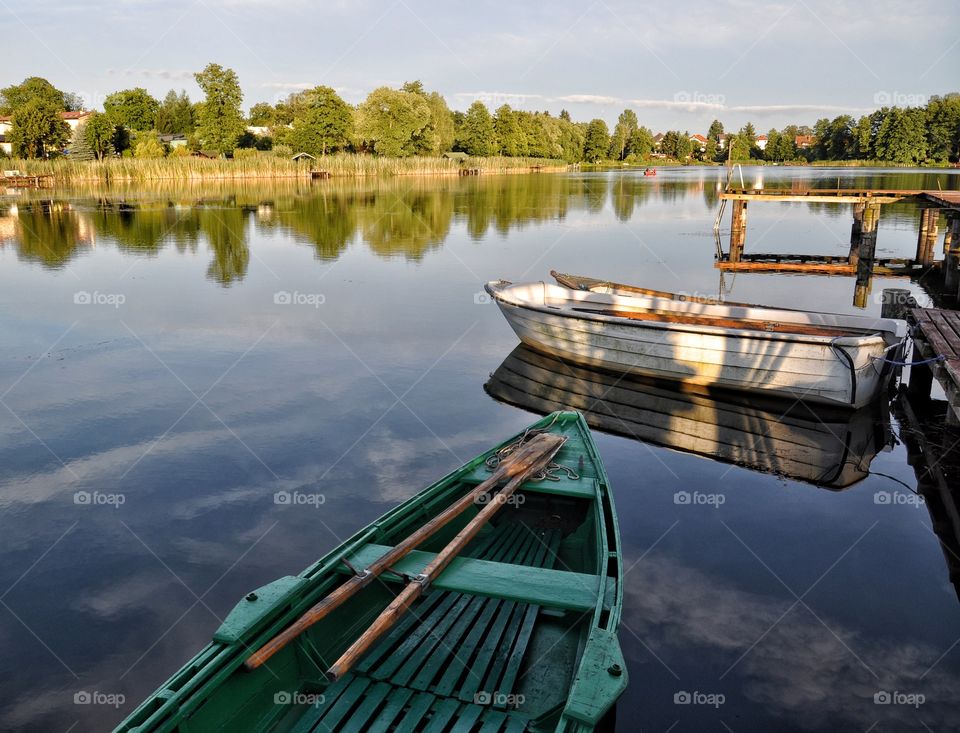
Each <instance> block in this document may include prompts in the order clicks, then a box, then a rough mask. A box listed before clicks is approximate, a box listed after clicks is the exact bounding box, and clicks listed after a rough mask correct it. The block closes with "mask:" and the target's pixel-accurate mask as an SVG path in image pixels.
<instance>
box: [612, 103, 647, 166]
mask: <svg viewBox="0 0 960 733" xmlns="http://www.w3.org/2000/svg"><path fill="white" fill-rule="evenodd" d="M638 127H640V122H639V121H638V120H637V113H636V112H634V111H633V110H632V109H625V110H623V112H621V113H620V116H619V117H618V118H617V124H616V125H615V126H614V128H613V135H612V138H611V140H610V152H611V157H613V158H616V159H617V160H623V159H624V158H626V157H627V152H628V147H629V144H630V136H631V135H633V133H634V132H635V131H636V130H637V128H638Z"/></svg>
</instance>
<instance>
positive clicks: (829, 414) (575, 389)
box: [484, 345, 891, 489]
mask: <svg viewBox="0 0 960 733" xmlns="http://www.w3.org/2000/svg"><path fill="white" fill-rule="evenodd" d="M484 388H485V389H486V391H487V393H488V394H490V396H491V397H493V398H494V399H496V400H498V401H500V402H505V403H508V404H511V405H515V406H517V407H521V408H523V409H526V410H529V411H531V412H534V413H538V414H547V413H550V412H553V411H555V410H559V409H573V410H579V411H580V412H582V413H583V415H584V417H586V419H587V422H588V423H589V425H590V427H591V428H594V429H596V430H602V431H603V432H606V433H612V434H615V435H621V436H624V437H628V438H634V439H636V440H642V441H645V442H649V443H655V444H657V445H662V446H665V447H667V448H673V449H675V450H680V451H684V452H688V453H696V454H699V455H703V456H706V457H708V458H712V459H715V460H718V461H723V462H726V463H734V464H738V465H741V466H744V467H746V468H751V469H754V470H757V471H764V472H768V473H773V474H777V475H780V476H785V477H789V478H792V479H797V480H799V481H805V482H808V483H812V484H816V485H818V486H823V487H827V488H831V489H844V488H847V487H848V486H852V485H853V484H855V483H857V482H858V481H860V480H862V479H864V478H866V476H867V475H868V474H869V467H870V462H871V461H872V460H873V458H874V456H875V455H876V454H877V453H878V452H879V451H880V450H882V449H883V448H884V447H885V445H886V444H887V443H888V441H889V439H890V437H891V432H890V425H889V419H888V416H887V412H886V409H885V408H883V407H882V406H881V404H879V403H877V404H874V405H870V406H867V407H864V408H861V409H859V410H857V411H855V412H852V413H851V412H849V411H841V410H838V409H830V408H829V407H824V406H823V405H809V404H805V403H797V402H793V401H790V400H771V399H767V400H759V401H758V400H754V399H750V400H747V399H746V398H745V397H744V396H743V395H742V394H740V395H738V394H734V393H728V394H725V395H721V394H718V393H716V392H710V393H708V392H706V391H703V390H702V388H693V389H696V390H697V391H691V387H689V386H684V385H681V384H679V383H672V382H663V381H660V382H657V381H652V380H649V379H642V378H638V377H632V376H623V375H620V374H612V373H607V372H603V371H599V370H596V369H590V368H587V367H583V366H578V365H575V364H571V363H568V362H565V361H561V360H560V359H557V358H556V357H553V356H549V355H547V354H543V353H541V352H539V351H535V350H533V349H531V348H530V347H528V346H524V345H521V346H518V347H517V348H515V349H514V350H513V351H512V352H511V353H510V355H509V356H508V357H507V358H506V360H504V362H503V364H501V365H500V366H499V367H498V368H497V370H496V371H495V372H494V373H493V374H492V375H491V377H490V380H489V381H488V382H487V384H486V385H485V386H484Z"/></svg>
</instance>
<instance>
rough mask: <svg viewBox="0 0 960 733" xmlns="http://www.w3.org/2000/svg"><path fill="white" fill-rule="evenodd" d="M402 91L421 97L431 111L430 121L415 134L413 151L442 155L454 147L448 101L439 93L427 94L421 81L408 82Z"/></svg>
mask: <svg viewBox="0 0 960 733" xmlns="http://www.w3.org/2000/svg"><path fill="white" fill-rule="evenodd" d="M401 91H404V92H407V93H408V94H416V95H419V96H420V98H421V99H423V101H425V102H426V103H427V107H428V108H429V109H430V119H429V121H428V122H427V124H426V125H424V126H423V129H422V130H420V131H419V132H417V133H414V135H413V138H412V143H413V151H414V153H415V154H417V155H440V154H441V153H443V152H445V151H447V150H450V148H451V147H452V146H453V137H454V136H453V115H452V114H451V113H450V108H449V107H447V101H446V100H445V99H444V98H443V97H442V96H441V95H440V94H439V93H438V92H427V91H426V90H425V89H424V88H423V83H422V82H420V81H419V80H417V81H408V82H407V83H406V84H404V85H403V86H402V87H401Z"/></svg>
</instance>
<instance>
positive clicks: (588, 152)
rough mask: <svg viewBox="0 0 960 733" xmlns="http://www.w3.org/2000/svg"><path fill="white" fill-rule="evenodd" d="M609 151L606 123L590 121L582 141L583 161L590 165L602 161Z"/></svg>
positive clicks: (597, 120) (596, 120)
mask: <svg viewBox="0 0 960 733" xmlns="http://www.w3.org/2000/svg"><path fill="white" fill-rule="evenodd" d="M609 149H610V133H609V131H608V129H607V123H606V122H604V121H603V120H601V119H599V118H598V119H593V120H590V124H589V125H587V134H586V137H585V139H584V141H583V159H584V160H586V161H589V162H591V163H596V162H598V161H600V160H603V158H604V157H606V155H607V151H608V150H609Z"/></svg>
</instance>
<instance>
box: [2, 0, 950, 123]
mask: <svg viewBox="0 0 960 733" xmlns="http://www.w3.org/2000/svg"><path fill="white" fill-rule="evenodd" d="M958 27H960V3H957V2H952V1H951V0H946V1H945V0H939V1H938V2H932V1H928V0H914V1H912V2H909V3H905V2H902V1H897V2H892V1H890V2H888V1H887V0H871V1H870V2H862V1H859V2H844V1H843V0H796V1H795V2H791V1H790V0H786V1H784V2H761V1H757V0H727V1H723V0H715V1H713V2H707V1H705V0H692V1H690V2H683V3H671V2H664V1H663V0H660V1H659V2H636V1H634V2H622V1H619V0H594V1H593V2H590V0H579V1H578V2H566V1H565V0H555V1H554V2H549V3H548V2H544V3H532V2H519V1H517V0H512V1H505V0H474V1H473V2H461V1H460V0H445V1H444V2H436V1H435V2H417V1H416V0H382V1H380V0H334V1H332V2H330V1H328V0H165V1H164V2H154V1H152V0H116V1H114V2H104V1H103V0H0V38H2V39H3V41H2V48H3V52H2V55H0V58H2V61H0V86H7V85H9V84H13V83H18V82H19V81H21V80H22V79H23V78H25V77H27V76H33V75H38V76H43V77H45V78H47V79H49V80H50V81H51V82H53V84H54V85H55V86H57V87H58V88H60V89H63V90H65V91H72V92H76V93H79V94H80V95H81V96H82V97H83V98H84V99H85V100H86V104H87V106H88V107H92V108H99V107H101V106H102V102H103V98H104V97H105V96H106V95H107V94H109V93H110V92H112V91H116V90H118V89H127V88H131V87H135V86H142V87H145V88H146V89H147V90H148V91H150V92H151V93H152V94H154V95H155V96H158V97H162V96H163V95H164V94H165V93H166V92H167V90H169V89H171V88H175V89H178V90H179V89H181V88H182V89H186V90H187V92H188V93H189V94H190V96H191V98H193V99H198V98H199V97H200V92H199V89H198V88H197V86H196V84H195V83H194V81H193V76H192V73H193V72H195V71H198V70H200V69H202V68H203V67H204V66H205V65H206V64H207V63H208V62H211V61H215V62H217V63H219V64H221V65H223V66H228V67H230V68H232V69H234V70H235V71H236V72H237V74H238V75H239V78H240V83H241V86H242V87H243V92H244V106H245V107H249V106H250V105H252V104H254V103H256V102H261V101H266V102H271V103H273V102H276V101H278V100H280V99H282V98H284V97H286V96H287V95H288V94H289V93H290V92H292V91H297V90H299V89H305V88H309V87H313V86H316V85H319V84H324V85H327V86H331V87H333V88H334V89H336V90H337V91H338V92H339V93H340V94H341V96H343V97H344V99H346V100H347V101H348V102H351V103H357V102H359V101H362V99H363V98H364V97H365V96H366V94H367V93H369V92H370V91H371V90H372V89H374V88H376V87H378V86H383V85H387V86H399V85H400V84H402V83H403V82H404V81H408V80H412V79H420V80H421V81H422V82H423V83H424V86H425V87H426V88H427V89H428V90H437V91H439V92H440V93H441V94H443V95H444V97H446V99H447V103H448V104H449V105H450V107H451V108H452V109H465V108H466V107H467V106H469V104H470V103H471V102H472V101H474V100H475V99H481V100H483V101H484V102H485V103H486V104H487V106H488V107H490V108H491V109H493V108H495V107H498V106H499V105H501V104H504V103H507V104H510V105H511V106H512V107H515V108H518V109H529V110H549V111H550V112H552V113H554V114H557V113H559V111H560V110H561V109H567V110H569V111H570V113H571V115H572V116H573V118H574V119H575V120H589V119H592V118H594V117H600V118H603V119H605V120H607V121H608V122H609V123H613V122H614V121H615V120H616V117H617V115H618V114H619V113H620V112H621V111H622V110H623V109H624V108H627V107H629V108H631V109H633V110H635V111H636V112H637V115H638V117H639V119H640V123H641V124H644V125H647V126H648V127H650V128H652V129H653V130H654V131H655V132H656V131H662V130H667V129H681V130H689V131H690V132H691V133H693V132H705V131H706V129H707V127H708V126H709V124H710V121H711V120H712V119H714V118H718V119H720V120H721V121H722V122H723V123H724V125H725V126H726V128H727V129H736V128H739V127H740V126H741V125H742V124H744V123H745V122H747V121H748V120H749V121H751V122H753V124H754V125H755V127H756V128H757V129H758V130H759V131H765V130H767V129H769V128H770V127H782V126H783V125H786V124H790V123H796V124H812V123H813V122H814V121H815V120H816V119H818V118H820V117H835V116H836V115H838V114H845V113H848V114H852V115H855V116H856V115H860V114H863V113H865V112H869V111H872V110H873V109H876V108H877V107H880V106H884V105H889V104H900V105H901V106H906V105H910V104H923V103H925V101H926V99H927V98H928V97H929V96H931V95H934V94H944V93H947V92H950V91H960V73H958V71H960V35H958V33H957V28H958Z"/></svg>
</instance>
